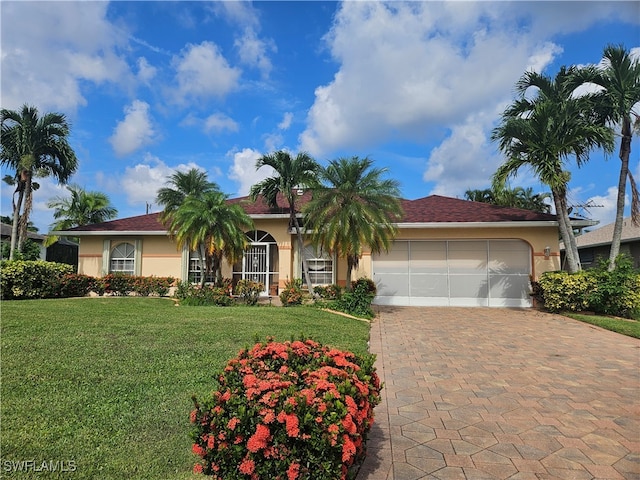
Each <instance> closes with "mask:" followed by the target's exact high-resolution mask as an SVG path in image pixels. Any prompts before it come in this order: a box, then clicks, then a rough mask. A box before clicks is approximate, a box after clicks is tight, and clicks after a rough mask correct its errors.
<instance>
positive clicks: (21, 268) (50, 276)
mask: <svg viewBox="0 0 640 480" xmlns="http://www.w3.org/2000/svg"><path fill="white" fill-rule="evenodd" d="M73 270H74V267H73V266H72V265H67V264H66V263H53V262H45V261H43V260H14V261H10V260H3V261H2V262H0V298H2V299H3V300H11V299H27V298H53V297H59V296H60V295H61V292H60V288H61V283H60V280H61V279H62V278H63V277H64V276H65V275H69V274H72V273H73Z"/></svg>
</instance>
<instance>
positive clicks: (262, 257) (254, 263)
mask: <svg viewBox="0 0 640 480" xmlns="http://www.w3.org/2000/svg"><path fill="white" fill-rule="evenodd" d="M242 263H243V270H244V271H243V272H242V273H243V278H246V279H247V280H253V281H254V282H260V283H262V285H264V290H263V292H262V293H263V294H266V293H267V291H268V290H267V289H268V288H269V244H259V243H254V244H252V245H251V246H249V247H248V248H247V249H246V250H245V252H244V259H243V262H242Z"/></svg>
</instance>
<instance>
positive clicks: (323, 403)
mask: <svg viewBox="0 0 640 480" xmlns="http://www.w3.org/2000/svg"><path fill="white" fill-rule="evenodd" d="M374 358H375V357H374V356H372V355H371V356H367V357H357V356H356V355H354V354H352V353H350V352H344V351H340V350H336V349H332V348H329V347H326V346H322V345H320V344H319V343H316V342H314V341H313V340H309V339H307V340H300V341H294V342H285V343H276V342H273V341H268V342H267V343H258V344H256V345H255V346H254V347H253V348H252V349H250V350H248V349H245V350H242V351H241V352H240V354H239V355H238V357H237V358H234V359H232V360H231V361H230V362H229V363H228V364H227V366H226V368H225V369H224V372H222V374H220V375H219V376H218V384H219V385H218V388H217V390H215V391H214V392H213V394H212V397H211V398H209V399H207V400H206V401H204V402H203V403H202V404H201V403H199V402H198V401H197V399H196V398H195V397H194V398H193V402H194V405H195V409H194V410H193V411H192V412H191V417H190V420H191V423H192V424H193V425H194V430H193V434H192V437H193V440H194V443H193V446H192V451H193V453H195V454H196V455H198V456H199V457H200V461H199V462H198V463H197V464H196V466H195V468H194V472H196V473H204V474H206V475H212V476H213V477H214V478H216V479H224V480H234V479H246V478H256V479H258V478H265V479H267V478H273V479H276V478H280V479H285V478H286V479H289V480H297V479H306V480H311V479H314V480H316V479H317V480H337V479H352V478H354V477H355V474H356V473H357V471H356V469H355V467H356V466H357V465H359V463H360V462H361V461H362V460H363V459H364V456H365V443H366V439H367V434H368V432H369V430H370V428H371V425H372V423H373V408H374V407H375V406H376V405H377V404H378V403H379V402H380V389H381V387H380V381H379V379H378V376H377V375H376V373H375V369H374V367H373V362H374Z"/></svg>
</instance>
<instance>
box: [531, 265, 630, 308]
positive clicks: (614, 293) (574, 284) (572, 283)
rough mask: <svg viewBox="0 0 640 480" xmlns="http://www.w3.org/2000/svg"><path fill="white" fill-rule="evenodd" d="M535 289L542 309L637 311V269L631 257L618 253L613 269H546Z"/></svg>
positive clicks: (599, 267)
mask: <svg viewBox="0 0 640 480" xmlns="http://www.w3.org/2000/svg"><path fill="white" fill-rule="evenodd" d="M534 291H539V292H540V294H541V297H542V301H543V303H544V308H545V309H547V310H549V311H551V312H562V311H571V312H580V311H585V310H590V311H593V312H595V313H604V314H607V315H616V316H621V317H631V316H634V315H636V314H637V313H638V312H640V272H638V271H636V270H634V269H633V266H632V263H631V259H629V258H628V257H626V256H620V257H618V259H617V260H616V268H615V269H614V270H613V271H611V272H610V271H608V269H607V264H606V263H603V264H601V265H600V266H598V268H594V269H591V270H583V271H580V272H577V273H573V274H571V273H568V272H546V273H543V274H542V275H541V276H540V280H539V282H538V284H537V285H534Z"/></svg>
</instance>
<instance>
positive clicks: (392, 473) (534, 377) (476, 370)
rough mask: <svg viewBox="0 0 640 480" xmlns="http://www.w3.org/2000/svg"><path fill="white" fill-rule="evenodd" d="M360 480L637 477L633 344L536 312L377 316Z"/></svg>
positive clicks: (638, 418)
mask: <svg viewBox="0 0 640 480" xmlns="http://www.w3.org/2000/svg"><path fill="white" fill-rule="evenodd" d="M371 351H372V353H376V354H377V355H378V359H377V368H378V372H379V374H380V376H381V377H382V380H383V381H384V383H385V387H384V389H383V402H382V403H381V404H380V405H379V406H378V407H376V424H375V425H374V427H373V429H372V432H371V436H370V441H369V454H368V456H367V460H366V461H365V464H364V465H363V467H362V469H361V470H360V472H359V474H358V480H387V479H389V480H413V479H465V478H466V479H493V478H499V479H502V478H510V479H561V480H569V479H594V478H597V479H640V340H637V339H632V338H629V337H625V336H623V335H619V334H616V333H613V332H608V331H605V330H601V329H599V328H596V327H592V326H590V325H587V324H584V323H580V322H577V321H574V320H571V319H569V318H565V317H561V316H557V315H550V314H545V313H541V312H538V311H535V310H516V309H487V308H414V307H403V308H393V307H385V308H381V314H380V316H378V318H377V319H376V320H375V321H374V323H373V325H372V330H371Z"/></svg>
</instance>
